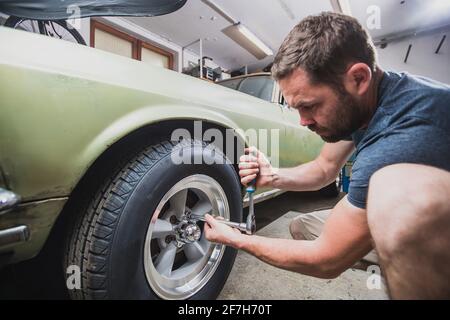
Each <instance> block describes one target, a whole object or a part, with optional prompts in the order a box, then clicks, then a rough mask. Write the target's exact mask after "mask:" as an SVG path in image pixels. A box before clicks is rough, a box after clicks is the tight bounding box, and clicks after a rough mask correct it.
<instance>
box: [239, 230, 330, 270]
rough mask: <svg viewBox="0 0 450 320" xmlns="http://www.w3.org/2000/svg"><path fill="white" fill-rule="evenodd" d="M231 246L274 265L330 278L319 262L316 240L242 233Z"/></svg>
mask: <svg viewBox="0 0 450 320" xmlns="http://www.w3.org/2000/svg"><path fill="white" fill-rule="evenodd" d="M233 247H235V248H237V249H240V250H244V251H246V252H248V253H250V254H252V255H254V256H255V257H257V258H258V259H260V260H261V261H264V262H266V263H268V264H271V265H273V266H275V267H278V268H281V269H285V270H289V271H294V272H298V273H301V274H305V275H308V276H313V277H318V278H332V277H334V275H333V274H331V273H328V270H326V268H324V265H325V264H323V263H322V262H321V259H320V255H318V252H317V248H316V241H299V240H289V239H272V238H265V237H260V236H255V235H254V236H247V235H242V238H241V239H240V240H239V241H237V242H236V243H234V244H233Z"/></svg>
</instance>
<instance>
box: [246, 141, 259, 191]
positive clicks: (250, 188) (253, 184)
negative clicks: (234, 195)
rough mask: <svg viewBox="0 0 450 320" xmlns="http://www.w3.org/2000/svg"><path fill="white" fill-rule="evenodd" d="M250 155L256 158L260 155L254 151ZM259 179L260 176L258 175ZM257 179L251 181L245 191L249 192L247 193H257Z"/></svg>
mask: <svg viewBox="0 0 450 320" xmlns="http://www.w3.org/2000/svg"><path fill="white" fill-rule="evenodd" d="M250 155H252V156H254V157H255V158H256V157H257V156H258V154H257V153H256V152H255V151H254V150H252V151H250ZM257 177H258V175H257ZM256 179H257V178H255V179H253V180H252V181H250V183H249V184H248V185H247V189H246V190H245V191H247V193H255V191H256Z"/></svg>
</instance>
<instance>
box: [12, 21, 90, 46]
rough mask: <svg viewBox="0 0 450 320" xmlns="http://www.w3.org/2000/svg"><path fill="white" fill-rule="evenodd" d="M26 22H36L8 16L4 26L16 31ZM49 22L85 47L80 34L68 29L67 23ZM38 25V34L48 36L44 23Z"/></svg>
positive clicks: (40, 22) (39, 22)
mask: <svg viewBox="0 0 450 320" xmlns="http://www.w3.org/2000/svg"><path fill="white" fill-rule="evenodd" d="M26 20H29V21H36V20H32V19H26V18H20V17H15V16H10V17H9V18H8V19H6V21H5V24H4V26H5V27H9V28H13V29H17V28H19V26H20V24H21V23H22V22H24V21H26ZM49 22H51V23H54V24H57V25H59V26H60V27H61V28H63V29H64V30H65V31H66V32H68V33H69V34H70V35H71V37H72V38H73V39H71V40H73V41H75V42H77V43H79V44H81V45H84V46H85V45H86V42H85V41H84V39H83V37H82V36H81V34H80V33H79V32H78V31H77V30H75V29H73V28H71V27H69V25H68V24H67V22H66V21H65V20H54V21H49ZM38 24H39V33H40V34H43V35H48V34H47V33H46V32H45V28H44V21H38Z"/></svg>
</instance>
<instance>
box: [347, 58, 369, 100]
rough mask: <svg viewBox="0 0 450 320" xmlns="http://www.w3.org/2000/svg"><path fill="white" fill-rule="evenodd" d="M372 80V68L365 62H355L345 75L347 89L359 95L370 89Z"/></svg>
mask: <svg viewBox="0 0 450 320" xmlns="http://www.w3.org/2000/svg"><path fill="white" fill-rule="evenodd" d="M371 80H372V70H370V68H369V66H368V65H367V64H365V63H355V64H353V65H352V66H351V67H350V68H349V69H348V70H347V72H346V73H345V75H344V86H345V89H346V90H347V91H348V92H349V93H351V94H353V95H358V96H363V95H364V94H366V92H367V91H368V90H369V87H370V82H371Z"/></svg>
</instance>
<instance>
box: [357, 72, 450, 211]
mask: <svg viewBox="0 0 450 320" xmlns="http://www.w3.org/2000/svg"><path fill="white" fill-rule="evenodd" d="M352 140H353V141H354V143H355V146H356V160H355V162H354V164H353V168H352V176H351V180H350V187H349V192H348V200H349V201H350V203H351V204H353V205H354V206H356V207H358V208H362V209H364V208H365V207H366V201H367V191H368V186H369V180H370V177H371V176H372V175H373V174H374V173H375V172H376V171H378V170H379V169H381V168H383V167H386V166H388V165H392V164H396V163H415V164H425V165H430V166H433V167H437V168H441V169H445V170H448V171H450V86H447V85H445V84H442V83H439V82H436V81H433V80H430V79H427V78H423V77H417V76H412V75H409V74H407V73H394V72H385V73H384V76H383V79H382V80H381V83H380V86H379V90H378V107H377V110H376V112H375V114H374V116H373V118H372V120H371V122H370V123H369V126H368V127H367V129H366V130H364V131H361V130H360V131H357V132H355V133H354V134H353V135H352Z"/></svg>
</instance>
